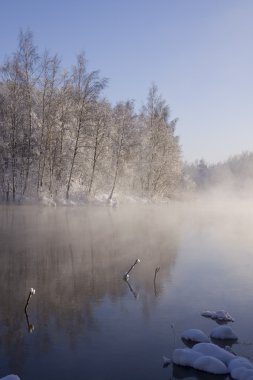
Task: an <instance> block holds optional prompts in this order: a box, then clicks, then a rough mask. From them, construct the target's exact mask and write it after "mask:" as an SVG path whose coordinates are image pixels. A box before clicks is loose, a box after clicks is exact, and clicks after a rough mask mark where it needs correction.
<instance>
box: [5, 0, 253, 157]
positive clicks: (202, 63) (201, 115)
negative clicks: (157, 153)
mask: <svg viewBox="0 0 253 380" xmlns="http://www.w3.org/2000/svg"><path fill="white" fill-rule="evenodd" d="M252 21H253V1H252V0H89V1H88V0H0V61H1V62H3V60H4V58H5V57H6V56H8V55H9V54H11V53H12V52H13V51H14V50H15V49H16V46H17V36H18V33H19V30H20V29H23V30H26V29H27V28H30V29H31V30H32V32H33V34H34V41H35V44H36V45H37V46H38V48H39V50H40V51H43V50H44V49H45V48H47V49H49V51H50V52H51V53H58V54H59V56H60V57H61V58H62V64H63V66H64V67H66V68H70V67H71V65H73V64H74V63H75V58H76V55H77V54H78V53H79V52H81V51H85V53H86V57H87V59H88V62H89V69H90V70H95V69H98V70H100V72H101V76H104V77H107V78H109V85H108V88H107V89H106V91H105V95H106V96H107V97H108V98H109V100H110V101H111V102H112V103H115V102H117V101H120V100H127V99H135V101H136V109H137V110H138V109H140V107H141V106H142V104H144V103H145V100H146V97H147V92H148V89H149V87H150V85H151V83H152V82H155V83H156V84H157V85H158V87H159V91H160V92H161V94H162V96H163V97H164V98H165V99H166V101H167V103H168V104H169V105H170V107H171V112H172V118H174V117H178V118H179V122H178V126H177V134H178V135H179V137H180V142H181V145H182V151H183V158H184V159H185V160H188V161H194V160H195V159H200V158H204V159H206V160H207V161H208V162H217V161H223V160H225V159H226V158H228V157H229V156H231V155H234V154H239V153H241V152H242V151H246V150H252V149H253V42H252V41H253V22H252Z"/></svg>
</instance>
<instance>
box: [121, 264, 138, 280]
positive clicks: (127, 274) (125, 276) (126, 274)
mask: <svg viewBox="0 0 253 380" xmlns="http://www.w3.org/2000/svg"><path fill="white" fill-rule="evenodd" d="M140 262H141V260H140V259H137V260H135V262H134V263H133V265H132V266H131V268H130V269H129V270H128V271H127V272H126V273H125V274H124V277H123V278H124V280H128V279H129V273H130V272H131V270H132V269H134V267H135V265H136V264H138V263H140Z"/></svg>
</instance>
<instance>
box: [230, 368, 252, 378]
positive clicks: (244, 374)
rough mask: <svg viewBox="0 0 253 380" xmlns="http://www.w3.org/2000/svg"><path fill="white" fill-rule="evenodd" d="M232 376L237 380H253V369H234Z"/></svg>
mask: <svg viewBox="0 0 253 380" xmlns="http://www.w3.org/2000/svg"><path fill="white" fill-rule="evenodd" d="M230 376H231V377H232V378H233V379H235V380H252V379H253V369H248V368H244V367H239V368H234V369H232V371H231V373H230Z"/></svg>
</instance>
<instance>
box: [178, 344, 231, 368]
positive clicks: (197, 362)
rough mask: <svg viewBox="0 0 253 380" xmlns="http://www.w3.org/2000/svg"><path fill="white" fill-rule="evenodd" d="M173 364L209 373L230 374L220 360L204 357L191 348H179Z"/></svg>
mask: <svg viewBox="0 0 253 380" xmlns="http://www.w3.org/2000/svg"><path fill="white" fill-rule="evenodd" d="M172 360H173V363H174V364H177V365H181V366H184V367H192V368H194V369H198V370H201V371H205V372H207V373H212V374H215V375H223V374H225V373H228V368H227V366H226V365H225V364H224V363H223V362H222V361H221V360H219V359H218V358H215V357H213V356H208V355H203V354H202V353H201V352H197V351H194V350H193V349H190V348H178V349H176V350H174V352H173V358H172Z"/></svg>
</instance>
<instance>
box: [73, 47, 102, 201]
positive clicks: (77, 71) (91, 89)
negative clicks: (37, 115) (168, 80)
mask: <svg viewBox="0 0 253 380" xmlns="http://www.w3.org/2000/svg"><path fill="white" fill-rule="evenodd" d="M105 85H106V80H105V79H100V78H99V72H98V71H92V72H88V71H87V62H86V60H85V57H84V54H80V55H78V57H77V64H76V66H74V69H73V74H72V100H73V107H72V121H71V123H72V125H71V130H70V134H71V139H72V141H73V146H72V149H71V156H70V168H69V175H68V180H67V190H66V198H67V199H68V198H69V191H70V187H71V183H72V180H73V175H74V170H75V165H76V160H77V158H78V154H79V153H83V155H85V152H86V150H87V149H89V144H88V143H87V137H88V138H89V131H90V128H91V125H92V122H93V119H94V115H95V110H96V107H95V106H96V102H97V99H98V97H99V95H100V93H101V91H102V90H103V88H104V87H105ZM79 163H80V161H79ZM78 169H79V173H76V174H77V176H78V177H79V178H81V177H82V175H81V172H80V165H79V168H78ZM82 173H83V171H82ZM85 174H86V173H85Z"/></svg>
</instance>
